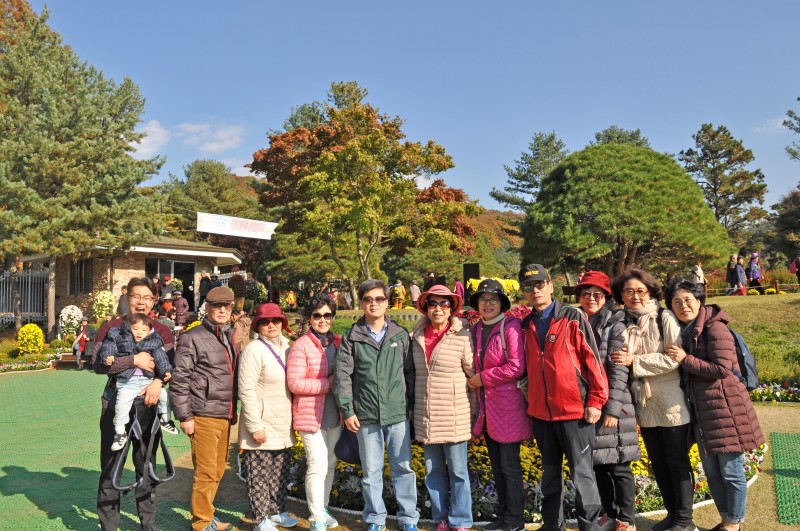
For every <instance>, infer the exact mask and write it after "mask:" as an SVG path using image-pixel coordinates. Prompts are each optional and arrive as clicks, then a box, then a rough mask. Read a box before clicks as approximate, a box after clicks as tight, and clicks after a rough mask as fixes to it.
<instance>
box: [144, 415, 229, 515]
mask: <svg viewBox="0 0 800 531" xmlns="http://www.w3.org/2000/svg"><path fill="white" fill-rule="evenodd" d="M159 424H161V430H162V431H165V432H167V433H171V434H172V435H178V434H179V433H180V432H179V431H178V427H177V426H175V423H174V422H172V421H171V420H168V421H163V420H162V421H160V422H159ZM217 529H220V528H219V527H217Z"/></svg>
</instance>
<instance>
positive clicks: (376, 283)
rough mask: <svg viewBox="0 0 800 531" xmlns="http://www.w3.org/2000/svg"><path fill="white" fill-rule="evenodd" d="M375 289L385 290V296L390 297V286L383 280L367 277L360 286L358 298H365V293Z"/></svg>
mask: <svg viewBox="0 0 800 531" xmlns="http://www.w3.org/2000/svg"><path fill="white" fill-rule="evenodd" d="M374 289H380V290H383V296H384V297H386V298H387V299H388V298H389V286H387V285H386V283H385V282H384V281H383V280H378V279H376V278H370V279H367V280H365V281H364V282H362V283H361V284H360V285H359V286H358V298H359V299H363V298H364V295H366V294H367V293H368V292H370V291H372V290H374Z"/></svg>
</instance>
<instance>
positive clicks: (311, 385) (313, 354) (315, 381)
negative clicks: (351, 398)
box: [286, 330, 342, 432]
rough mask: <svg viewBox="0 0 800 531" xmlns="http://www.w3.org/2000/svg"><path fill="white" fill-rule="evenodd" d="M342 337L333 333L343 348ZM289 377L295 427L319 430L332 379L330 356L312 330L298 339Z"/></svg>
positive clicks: (293, 348)
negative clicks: (326, 354)
mask: <svg viewBox="0 0 800 531" xmlns="http://www.w3.org/2000/svg"><path fill="white" fill-rule="evenodd" d="M341 340H342V338H341V337H340V336H338V335H336V334H334V335H333V344H334V345H336V348H339V343H340V342H341ZM286 380H287V382H288V384H289V391H291V392H292V428H294V429H295V430H298V431H310V432H315V431H319V428H320V426H321V425H322V412H323V410H324V408H325V395H327V394H328V391H329V390H330V388H331V382H330V380H329V379H328V358H327V356H325V349H324V348H322V343H320V342H319V339H317V338H316V336H314V333H313V332H312V331H311V330H309V331H308V333H307V334H306V335H304V336H302V337H300V338H299V339H298V340H297V341H295V342H294V345H292V348H291V349H290V350H289V357H288V360H287V362H286Z"/></svg>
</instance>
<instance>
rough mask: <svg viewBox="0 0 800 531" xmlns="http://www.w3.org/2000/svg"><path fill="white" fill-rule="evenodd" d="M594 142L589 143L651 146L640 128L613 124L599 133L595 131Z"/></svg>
mask: <svg viewBox="0 0 800 531" xmlns="http://www.w3.org/2000/svg"><path fill="white" fill-rule="evenodd" d="M594 140H595V141H594V142H592V143H590V144H589V145H596V144H629V145H631V146H639V147H643V148H649V147H650V141H649V140H648V139H647V137H645V136H642V132H641V130H639V129H636V130H634V129H623V128H621V127H619V126H617V125H612V126H610V127H607V128H606V129H603V130H602V131H600V132H599V133H595V135H594Z"/></svg>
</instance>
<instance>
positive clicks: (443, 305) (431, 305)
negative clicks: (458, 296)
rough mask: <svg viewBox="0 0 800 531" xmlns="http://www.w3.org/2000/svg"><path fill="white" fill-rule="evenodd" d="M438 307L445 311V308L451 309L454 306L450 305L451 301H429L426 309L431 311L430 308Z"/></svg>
mask: <svg viewBox="0 0 800 531" xmlns="http://www.w3.org/2000/svg"><path fill="white" fill-rule="evenodd" d="M437 306H438V307H439V308H442V309H445V308H449V307H450V306H452V304H451V303H450V301H448V300H443V301H428V302H427V303H425V307H426V308H427V309H430V308H436V307H437Z"/></svg>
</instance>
